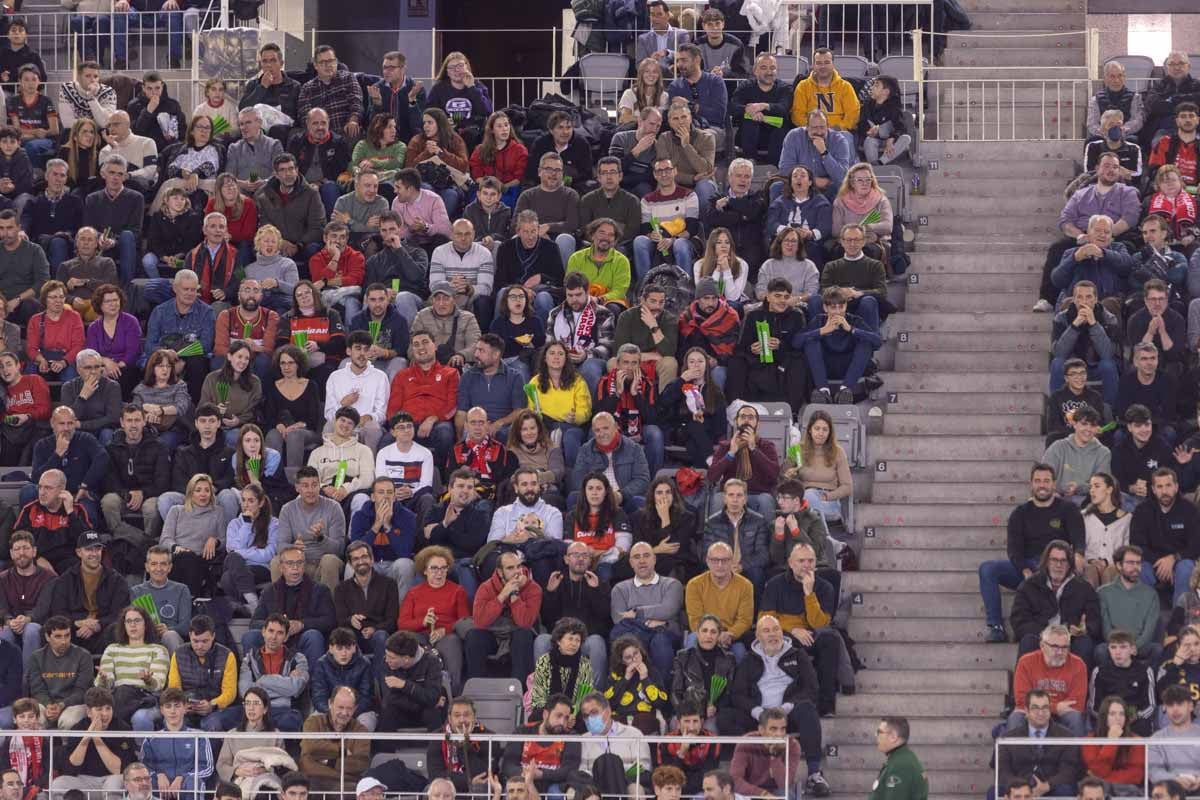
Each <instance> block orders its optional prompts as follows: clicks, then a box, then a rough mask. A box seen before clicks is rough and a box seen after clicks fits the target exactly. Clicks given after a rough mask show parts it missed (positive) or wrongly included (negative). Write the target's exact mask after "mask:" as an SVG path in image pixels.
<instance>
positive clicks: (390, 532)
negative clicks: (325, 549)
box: [334, 477, 417, 652]
mask: <svg viewBox="0 0 1200 800" xmlns="http://www.w3.org/2000/svg"><path fill="white" fill-rule="evenodd" d="M349 541H350V542H351V543H358V542H361V543H363V544H365V545H367V546H368V552H367V555H368V556H370V558H371V566H372V569H373V570H374V571H375V572H378V573H380V574H381V575H386V576H387V577H389V578H391V579H392V580H393V581H395V583H396V584H397V585H398V586H399V588H400V591H399V602H403V601H404V595H405V594H407V593H408V590H409V588H410V587H411V586H412V584H413V581H414V573H413V558H414V556H415V555H416V551H417V546H416V542H417V516H416V514H414V513H413V512H411V511H409V510H408V509H407V508H405V507H404V504H403V503H402V502H400V501H399V500H397V499H396V485H395V484H394V483H392V479H391V478H388V477H379V478H375V480H374V481H372V482H371V501H370V502H369V503H364V504H363V506H362V507H361V508H360V509H358V511H356V512H355V513H354V515H353V516H352V517H351V518H350V537H349ZM347 554H349V549H347ZM350 566H351V568H352V569H353V570H354V577H352V578H350V580H353V581H356V582H357V583H358V589H359V591H360V592H362V593H363V594H368V595H369V594H370V592H369V590H368V586H367V580H368V576H364V575H361V574H360V571H359V566H361V565H359V566H355V565H354V564H353V563H352V564H351V565H350ZM342 585H344V583H343V584H342ZM391 588H392V591H391V592H389V594H390V595H391V596H392V598H393V599H395V596H396V591H395V589H396V586H392V587H391ZM334 599H335V601H336V599H337V598H336V596H335V598H334ZM388 611H389V613H390V614H391V615H390V617H388V618H387V622H389V623H390V629H391V630H395V621H396V614H398V613H399V612H400V607H399V605H397V606H395V607H394V608H390V609H388ZM392 612H394V613H392ZM367 616H369V617H371V618H373V619H376V620H379V619H380V617H379V616H376V614H374V613H372V614H369V615H367ZM339 624H340V623H339ZM351 627H354V628H355V629H356V630H361V629H362V628H361V626H355V625H352V626H351ZM391 630H387V631H385V633H384V636H385V637H386V635H387V633H390V632H391ZM367 638H370V637H367ZM379 644H380V645H381V646H380V647H379V652H382V651H383V648H382V644H383V642H382V641H380V643H379Z"/></svg>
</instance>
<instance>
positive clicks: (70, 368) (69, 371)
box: [25, 361, 79, 383]
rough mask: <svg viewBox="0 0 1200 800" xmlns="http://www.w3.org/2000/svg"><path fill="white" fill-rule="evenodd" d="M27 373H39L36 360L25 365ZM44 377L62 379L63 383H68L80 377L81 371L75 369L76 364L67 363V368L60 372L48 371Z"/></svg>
mask: <svg viewBox="0 0 1200 800" xmlns="http://www.w3.org/2000/svg"><path fill="white" fill-rule="evenodd" d="M25 374H26V375H37V374H39V373H38V366H37V362H36V361H30V362H29V363H28V364H26V365H25ZM42 377H43V378H46V379H48V380H58V381H62V382H63V383H66V382H67V381H73V380H75V379H76V378H77V377H79V373H78V372H76V371H75V365H74V364H67V368H66V369H64V370H63V371H62V372H58V373H55V372H47V373H45V374H44V375H42Z"/></svg>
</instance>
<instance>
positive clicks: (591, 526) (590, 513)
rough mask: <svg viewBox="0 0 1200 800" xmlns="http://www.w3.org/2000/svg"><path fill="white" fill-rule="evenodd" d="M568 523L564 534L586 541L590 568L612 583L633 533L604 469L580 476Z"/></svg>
mask: <svg viewBox="0 0 1200 800" xmlns="http://www.w3.org/2000/svg"><path fill="white" fill-rule="evenodd" d="M568 525H569V529H570V530H569V533H568V534H567V536H566V537H565V538H568V539H571V540H573V541H576V542H583V543H584V544H586V545H587V546H588V549H589V550H591V556H592V565H591V569H592V570H593V571H594V572H595V573H596V574H597V575H598V576H599V577H600V580H602V581H605V582H608V583H611V582H612V578H613V569H614V568H615V566H616V564H617V562H619V561H620V560H621V559H623V558H624V559H626V560H628V559H627V555H628V553H629V548H630V547H632V546H633V534H631V533H630V532H629V523H628V522H627V521H626V519H625V513H624V512H623V511H621V507H620V506H619V505H618V504H617V497H616V495H615V494H613V487H612V484H610V483H609V482H608V477H607V476H606V475H605V474H604V473H603V472H593V473H591V474H589V475H587V476H586V477H585V478H584V479H583V484H582V486H581V487H580V492H579V500H578V502H576V503H575V508H574V510H573V511H572V512H571V518H570V520H569V521H568Z"/></svg>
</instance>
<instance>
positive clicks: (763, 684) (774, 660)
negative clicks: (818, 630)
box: [750, 637, 792, 718]
mask: <svg viewBox="0 0 1200 800" xmlns="http://www.w3.org/2000/svg"><path fill="white" fill-rule="evenodd" d="M750 648H751V649H752V650H753V651H754V652H755V653H757V654H758V655H759V657H760V658H762V660H763V674H762V677H761V678H759V679H758V691H759V693H760V694H761V695H762V704H761V705H760V706H759V708H760V709H763V708H783V709H784V710H786V711H791V710H792V704H791V703H785V702H783V698H784V696H785V694H786V692H787V689H788V687H789V686H791V685H792V676H790V675H788V674H787V673H786V672H784V671H783V670H782V669H780V668H779V659H781V658H783V655H784V653H786V652H787V651H788V650H791V649H792V640H791V639H788V638H787V637H784V640H783V647H782V648H781V649H780V650H779V652H778V653H776V654H775V655H773V656H769V655H767V654H766V653H764V652H763V649H762V642H759V641H758V640H757V639H756V640H755V641H754V644H752V645H750ZM756 718H757V717H756Z"/></svg>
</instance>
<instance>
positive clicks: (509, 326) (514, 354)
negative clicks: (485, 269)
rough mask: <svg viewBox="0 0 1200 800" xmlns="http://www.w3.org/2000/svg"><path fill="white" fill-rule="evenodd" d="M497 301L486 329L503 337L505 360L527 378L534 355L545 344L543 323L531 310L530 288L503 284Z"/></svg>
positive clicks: (531, 295)
mask: <svg viewBox="0 0 1200 800" xmlns="http://www.w3.org/2000/svg"><path fill="white" fill-rule="evenodd" d="M499 301H500V302H499V304H498V305H497V309H496V316H495V317H493V318H492V324H491V325H490V326H489V327H488V332H489V333H494V334H496V335H497V336H499V337H500V338H501V339H503V340H504V356H503V357H504V362H505V363H506V364H508V365H509V366H515V367H517V368H518V369H519V370H520V372H521V376H522V377H523V378H524V379H525V380H529V373H530V367H531V365H532V363H533V360H534V357H535V355H536V353H537V351H538V349H539V348H541V346H542V345H544V344H545V343H546V326H545V325H544V324H543V323H542V320H541V319H539V318H538V316H537V314H535V313H534V312H533V291H532V290H530V289H528V288H526V287H524V286H522V285H520V284H519V283H518V284H513V285H512V286H506V287H505V288H504V289H502V290H501V291H500V297H499Z"/></svg>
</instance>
